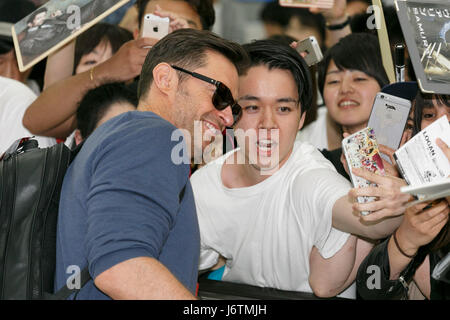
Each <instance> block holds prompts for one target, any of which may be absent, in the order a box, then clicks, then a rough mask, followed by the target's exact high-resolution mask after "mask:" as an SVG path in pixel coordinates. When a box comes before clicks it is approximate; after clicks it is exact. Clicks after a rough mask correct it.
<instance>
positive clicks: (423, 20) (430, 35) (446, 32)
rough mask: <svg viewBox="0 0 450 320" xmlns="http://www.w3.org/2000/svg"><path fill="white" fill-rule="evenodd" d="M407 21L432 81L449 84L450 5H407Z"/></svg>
mask: <svg viewBox="0 0 450 320" xmlns="http://www.w3.org/2000/svg"><path fill="white" fill-rule="evenodd" d="M406 6H407V9H408V10H407V11H408V19H409V22H410V24H411V27H412V30H413V33H414V39H415V42H416V45H417V48H418V50H419V56H420V60H421V64H422V66H423V69H424V72H425V75H426V77H427V79H428V80H429V81H433V82H443V83H448V82H450V2H445V4H444V3H442V4H431V3H423V2H419V1H407V2H406Z"/></svg>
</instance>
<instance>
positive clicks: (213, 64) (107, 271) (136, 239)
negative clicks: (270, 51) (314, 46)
mask: <svg viewBox="0 0 450 320" xmlns="http://www.w3.org/2000/svg"><path fill="white" fill-rule="evenodd" d="M246 57H247V56H246V53H245V51H244V50H243V49H242V47H241V46H239V45H238V44H235V43H233V42H229V41H227V40H224V39H221V38H220V37H218V36H216V35H214V34H212V33H210V32H208V31H196V30H193V29H182V30H178V31H175V32H173V33H171V34H169V35H168V36H166V37H165V38H163V39H162V40H160V41H159V42H158V43H157V44H156V45H155V46H154V47H153V48H152V50H150V52H149V54H148V56H147V58H146V60H145V63H144V65H143V68H142V73H141V77H140V82H139V90H138V94H139V104H138V111H134V112H128V113H125V114H122V115H120V116H117V117H116V118H114V119H112V120H109V121H108V122H106V123H105V124H103V125H102V126H100V127H99V128H98V129H96V131H94V132H93V133H92V134H91V135H90V136H89V138H88V139H87V140H86V141H85V142H84V145H83V147H82V149H81V151H80V153H79V154H78V155H77V157H76V159H75V160H74V163H73V164H72V165H71V167H70V168H69V170H68V172H67V174H66V176H65V180H64V186H63V189H62V193H61V203H60V214H59V218H58V219H59V221H58V238H57V268H56V285H55V289H59V288H61V287H62V286H64V285H65V284H66V282H67V281H68V279H69V278H70V277H71V276H72V277H73V275H72V274H70V273H69V274H67V273H66V270H68V268H69V267H70V266H78V267H79V269H80V270H81V269H83V268H85V267H86V266H88V268H89V274H90V275H91V277H92V279H93V281H89V282H88V283H87V284H86V286H84V287H83V288H82V289H81V291H80V292H79V294H78V296H77V298H81V299H105V298H112V299H190V298H194V295H193V294H194V293H195V288H196V280H197V272H198V271H197V270H198V259H199V251H200V242H199V240H200V239H199V230H198V222H197V216H196V211H195V204H194V199H193V194H192V188H191V185H190V183H189V163H190V155H193V152H194V149H195V148H198V149H200V150H202V149H203V148H204V147H206V145H207V144H206V143H203V145H197V146H194V143H191V140H192V141H193V142H196V141H197V140H198V139H191V137H193V135H194V124H195V123H196V124H201V126H202V129H203V131H204V132H205V134H208V135H216V134H221V131H222V130H223V129H224V128H225V127H226V126H232V125H233V114H232V107H234V109H235V110H236V108H237V107H236V106H235V100H234V98H233V97H237V85H238V73H239V70H240V69H241V65H242V64H245V63H246ZM179 132H181V133H182V135H181V138H182V139H181V143H183V144H186V145H187V148H184V149H186V150H188V152H187V154H183V157H185V158H187V161H186V162H183V163H181V164H180V165H177V164H176V161H174V157H175V156H178V155H174V150H175V149H176V146H177V145H178V144H179V143H180V141H179V139H178V138H175V139H174V137H180V136H179V135H177V133H179ZM201 140H203V139H201ZM189 144H190V146H189Z"/></svg>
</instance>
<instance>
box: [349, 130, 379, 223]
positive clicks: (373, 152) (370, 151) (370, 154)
mask: <svg viewBox="0 0 450 320" xmlns="http://www.w3.org/2000/svg"><path fill="white" fill-rule="evenodd" d="M342 151H343V152H344V155H345V159H346V160H347V164H348V168H349V171H350V172H349V175H350V178H351V180H352V183H353V186H354V187H355V188H364V187H369V186H376V184H375V183H372V182H369V181H367V180H366V179H363V178H361V177H358V176H356V175H354V174H353V172H352V168H363V169H367V170H369V171H371V172H373V173H375V174H379V175H385V172H384V166H383V161H382V159H381V155H380V152H379V150H378V143H377V140H376V138H375V133H374V130H373V129H372V128H365V129H363V130H361V131H358V132H356V133H354V134H352V135H351V136H348V137H347V138H345V139H344V140H342ZM374 200H375V197H367V196H364V197H358V202H359V203H366V202H371V201H374ZM369 213H370V212H369V211H363V212H361V214H363V215H367V214H369Z"/></svg>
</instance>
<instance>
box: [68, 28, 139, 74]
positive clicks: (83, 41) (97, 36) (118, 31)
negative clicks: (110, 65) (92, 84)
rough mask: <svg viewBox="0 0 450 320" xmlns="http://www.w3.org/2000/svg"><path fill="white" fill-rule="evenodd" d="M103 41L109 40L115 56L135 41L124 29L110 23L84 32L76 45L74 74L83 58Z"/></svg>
mask: <svg viewBox="0 0 450 320" xmlns="http://www.w3.org/2000/svg"><path fill="white" fill-rule="evenodd" d="M103 40H107V41H108V42H109V43H110V45H111V49H112V53H113V54H114V53H116V52H117V50H119V48H120V47H121V46H122V45H123V44H124V43H125V42H127V41H130V40H133V34H132V33H131V32H130V31H128V30H126V29H124V28H122V27H119V26H117V25H113V24H109V23H97V24H96V25H94V26H93V27H92V28H90V29H89V30H87V31H86V32H83V33H82V34H81V35H80V36H79V37H78V38H77V41H76V44H75V58H74V63H73V73H74V74H75V70H76V68H77V67H78V64H79V63H80V60H81V57H82V56H84V55H86V54H88V53H90V52H92V51H93V50H94V49H95V47H96V46H98V44H99V43H100V42H101V41H103Z"/></svg>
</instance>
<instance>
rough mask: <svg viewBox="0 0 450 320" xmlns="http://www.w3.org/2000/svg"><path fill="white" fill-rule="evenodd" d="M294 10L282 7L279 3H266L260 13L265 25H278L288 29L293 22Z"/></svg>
mask: <svg viewBox="0 0 450 320" xmlns="http://www.w3.org/2000/svg"><path fill="white" fill-rule="evenodd" d="M292 9H293V8H288V7H283V6H280V4H279V3H278V1H272V2H268V3H266V4H265V5H264V6H263V8H262V10H261V11H260V14H259V16H260V18H261V20H262V21H263V22H265V23H276V24H278V25H279V26H280V27H282V28H286V27H287V26H288V24H289V20H291V16H292Z"/></svg>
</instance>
